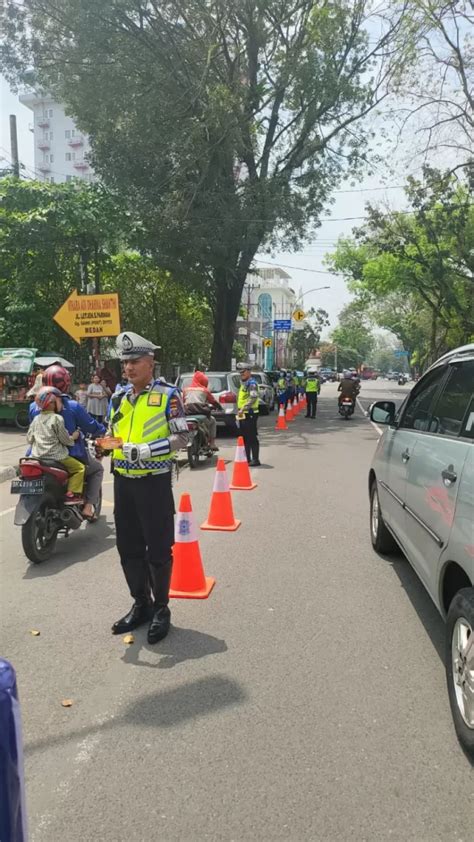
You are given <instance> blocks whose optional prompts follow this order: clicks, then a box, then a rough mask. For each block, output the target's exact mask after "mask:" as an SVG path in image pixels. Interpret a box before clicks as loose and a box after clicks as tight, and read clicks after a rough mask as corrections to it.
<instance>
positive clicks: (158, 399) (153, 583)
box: [110, 331, 188, 643]
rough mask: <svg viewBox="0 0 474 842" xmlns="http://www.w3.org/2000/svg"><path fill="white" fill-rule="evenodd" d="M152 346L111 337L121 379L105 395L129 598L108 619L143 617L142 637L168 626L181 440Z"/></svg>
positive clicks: (182, 423) (123, 625)
mask: <svg viewBox="0 0 474 842" xmlns="http://www.w3.org/2000/svg"><path fill="white" fill-rule="evenodd" d="M155 350H156V345H153V344H152V343H151V342H149V341H148V340H147V339H143V337H142V336H139V335H138V334H137V333H132V332H131V331H126V332H125V333H121V334H120V336H118V337H117V352H118V356H119V357H120V359H121V360H123V362H124V363H125V365H124V370H125V376H126V377H127V379H128V383H127V385H126V386H124V387H123V386H119V387H118V390H117V392H116V393H115V394H114V395H113V396H112V399H111V409H110V428H111V433H112V435H113V436H115V437H117V439H121V440H122V444H121V446H120V447H117V448H116V449H115V450H114V451H113V470H114V493H115V509H114V517H115V528H116V533H117V549H118V552H119V555H120V561H121V563H122V568H123V572H124V574H125V579H126V580H127V584H128V587H129V590H130V593H131V595H132V598H133V600H134V601H133V605H132V607H131V609H130V611H129V612H128V614H126V615H125V616H124V617H121V618H120V620H117V622H116V623H114V625H113V626H112V632H113V634H124V633H125V632H129V631H132V629H135V628H136V627H137V626H140V625H142V624H143V623H146V622H149V621H150V625H149V628H148V642H149V643H157V642H158V641H159V640H161V639H162V638H163V637H166V635H167V634H168V631H169V627H170V616H171V615H170V610H169V608H168V591H169V585H170V578H171V564H172V557H171V550H172V546H173V543H174V511H175V509H174V501H173V492H172V487H171V485H172V483H171V479H172V470H173V467H174V454H175V452H176V451H177V450H179V449H180V448H182V447H186V445H187V441H188V426H187V422H186V417H185V413H184V407H183V404H182V402H181V397H180V395H179V392H178V391H177V390H176V388H175V387H174V386H170V385H169V384H168V383H165V382H164V380H162V379H161V378H160V379H158V380H156V379H155V378H154V373H153V372H154V354H155Z"/></svg>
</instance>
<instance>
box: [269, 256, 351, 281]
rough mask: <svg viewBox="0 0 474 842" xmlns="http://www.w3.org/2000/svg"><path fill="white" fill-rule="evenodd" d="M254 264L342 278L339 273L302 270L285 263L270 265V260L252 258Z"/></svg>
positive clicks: (300, 267)
mask: <svg viewBox="0 0 474 842" xmlns="http://www.w3.org/2000/svg"><path fill="white" fill-rule="evenodd" d="M254 261H255V263H265V264H268V265H269V266H276V267H278V268H279V269H295V270H297V271H298V272H312V273H315V274H316V275H336V276H337V277H343V276H342V275H341V273H340V272H325V271H323V270H322V269H303V267H302V266H288V264H286V263H272V261H271V260H258V259H257V258H256V257H254Z"/></svg>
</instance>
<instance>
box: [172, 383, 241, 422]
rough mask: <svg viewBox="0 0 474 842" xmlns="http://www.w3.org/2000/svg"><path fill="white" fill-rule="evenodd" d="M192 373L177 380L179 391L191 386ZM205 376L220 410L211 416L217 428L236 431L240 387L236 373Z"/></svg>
mask: <svg viewBox="0 0 474 842" xmlns="http://www.w3.org/2000/svg"><path fill="white" fill-rule="evenodd" d="M193 376H194V372H190V373H189V372H188V373H186V374H181V376H180V377H179V378H178V382H177V384H176V385H177V386H178V388H179V389H185V388H186V386H190V385H191V380H192V379H193ZM206 376H207V377H208V378H209V391H210V392H212V394H213V395H214V397H215V399H216V401H218V402H219V403H220V404H221V406H222V410H221V411H219V410H214V411H213V413H212V414H213V416H214V418H215V419H216V423H217V426H218V427H221V428H224V427H226V428H227V429H230V430H232V431H233V432H236V431H237V424H236V421H235V415H236V412H237V395H238V392H239V387H240V376H239V375H238V374H237V372H236V371H206Z"/></svg>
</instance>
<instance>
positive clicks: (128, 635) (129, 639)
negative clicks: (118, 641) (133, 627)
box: [123, 634, 135, 643]
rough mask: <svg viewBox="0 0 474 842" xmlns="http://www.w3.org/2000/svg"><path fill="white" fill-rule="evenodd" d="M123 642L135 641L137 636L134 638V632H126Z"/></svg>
mask: <svg viewBox="0 0 474 842" xmlns="http://www.w3.org/2000/svg"><path fill="white" fill-rule="evenodd" d="M123 642H124V643H135V638H134V636H133V634H126V635H125V637H124V639H123Z"/></svg>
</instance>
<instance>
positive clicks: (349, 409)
mask: <svg viewBox="0 0 474 842" xmlns="http://www.w3.org/2000/svg"><path fill="white" fill-rule="evenodd" d="M354 409H355V400H353V398H349V397H343V398H341V401H340V403H339V415H342V417H343V418H344V420H345V421H348V419H349V418H350V417H351V415H353V414H354Z"/></svg>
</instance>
